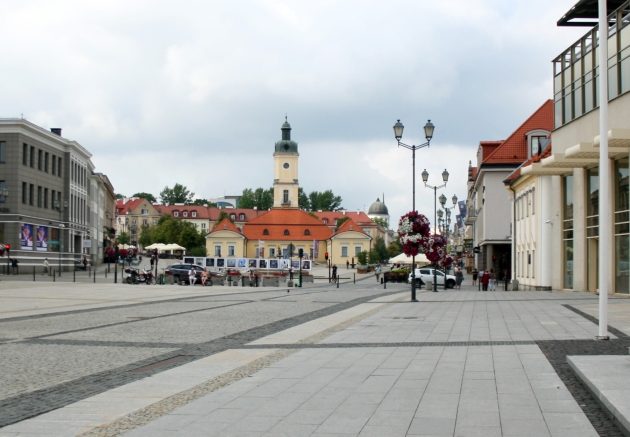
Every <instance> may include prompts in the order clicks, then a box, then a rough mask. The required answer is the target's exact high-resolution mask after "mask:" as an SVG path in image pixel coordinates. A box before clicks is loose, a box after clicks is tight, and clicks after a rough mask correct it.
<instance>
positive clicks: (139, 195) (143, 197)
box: [131, 193, 157, 203]
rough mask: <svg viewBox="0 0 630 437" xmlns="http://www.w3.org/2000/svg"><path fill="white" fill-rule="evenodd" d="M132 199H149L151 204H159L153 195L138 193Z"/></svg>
mask: <svg viewBox="0 0 630 437" xmlns="http://www.w3.org/2000/svg"><path fill="white" fill-rule="evenodd" d="M131 197H140V198H142V199H147V200H148V201H149V202H151V203H157V199H156V198H155V196H154V195H153V194H151V193H136V194H134V195H133V196H131Z"/></svg>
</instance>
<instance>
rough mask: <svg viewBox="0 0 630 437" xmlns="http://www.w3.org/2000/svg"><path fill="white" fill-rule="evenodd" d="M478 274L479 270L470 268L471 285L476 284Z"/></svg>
mask: <svg viewBox="0 0 630 437" xmlns="http://www.w3.org/2000/svg"><path fill="white" fill-rule="evenodd" d="M478 274H479V272H478V271H477V269H472V279H473V283H472V285H477V275H478Z"/></svg>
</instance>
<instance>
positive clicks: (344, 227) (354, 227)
mask: <svg viewBox="0 0 630 437" xmlns="http://www.w3.org/2000/svg"><path fill="white" fill-rule="evenodd" d="M350 231H354V232H360V233H362V234H365V235H367V234H366V233H365V231H364V230H363V228H362V227H361V226H359V225H358V224H356V223H355V222H354V221H353V220H352V219H348V220H346V221H345V222H343V223H342V224H341V226H339V229H337V232H335V235H339V234H341V233H343V232H350Z"/></svg>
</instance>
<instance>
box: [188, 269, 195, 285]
mask: <svg viewBox="0 0 630 437" xmlns="http://www.w3.org/2000/svg"><path fill="white" fill-rule="evenodd" d="M196 279H197V278H195V269H193V268H191V269H190V270H188V283H189V284H190V285H195V280H196Z"/></svg>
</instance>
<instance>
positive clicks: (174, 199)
mask: <svg viewBox="0 0 630 437" xmlns="http://www.w3.org/2000/svg"><path fill="white" fill-rule="evenodd" d="M194 195H195V193H193V192H191V191H189V190H188V188H186V187H185V186H184V185H181V184H175V185H174V186H173V188H169V187H168V186H167V187H164V189H163V190H162V191H161V192H160V200H161V202H162V204H163V205H174V204H176V203H184V204H187V205H188V204H190V203H192V198H193V196H194Z"/></svg>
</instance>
